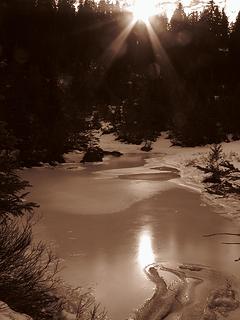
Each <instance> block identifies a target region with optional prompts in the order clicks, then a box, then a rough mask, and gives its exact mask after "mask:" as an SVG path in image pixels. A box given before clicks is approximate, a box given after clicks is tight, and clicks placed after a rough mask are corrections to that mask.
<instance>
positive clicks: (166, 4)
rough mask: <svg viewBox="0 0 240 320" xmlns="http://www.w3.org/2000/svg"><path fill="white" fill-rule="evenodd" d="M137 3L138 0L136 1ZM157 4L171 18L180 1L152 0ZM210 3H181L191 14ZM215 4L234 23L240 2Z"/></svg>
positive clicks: (195, 0) (225, 0)
mask: <svg viewBox="0 0 240 320" xmlns="http://www.w3.org/2000/svg"><path fill="white" fill-rule="evenodd" d="M132 1H134V0H128V1H125V0H122V1H121V2H122V3H123V2H128V3H131V2H132ZM135 1H137V0H135ZM152 1H154V2H155V3H159V2H160V7H161V9H163V10H164V11H166V13H167V15H168V16H169V17H170V16H171V15H172V13H173V11H174V10H175V8H176V5H177V3H178V2H179V1H177V0H162V1H159V0H152ZM150 2H151V0H150V1H149V0H146V6H147V4H148V3H150ZM208 2H209V0H181V3H182V4H183V5H184V7H185V11H186V12H187V13H188V12H191V11H192V10H201V9H202V8H203V7H204V6H206V4H207V3H208ZM215 3H216V4H218V5H219V6H220V7H224V8H225V11H226V13H227V15H228V17H229V20H230V21H234V20H235V18H236V16H237V13H238V12H239V11H240V0H215Z"/></svg>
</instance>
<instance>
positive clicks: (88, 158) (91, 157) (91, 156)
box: [81, 147, 104, 163]
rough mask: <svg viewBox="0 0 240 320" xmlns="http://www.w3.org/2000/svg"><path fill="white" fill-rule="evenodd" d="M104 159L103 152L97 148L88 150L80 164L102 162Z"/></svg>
mask: <svg viewBox="0 0 240 320" xmlns="http://www.w3.org/2000/svg"><path fill="white" fill-rule="evenodd" d="M103 157H104V152H103V150H102V149H101V148H99V147H92V148H88V149H87V151H86V153H85V155H84V157H83V159H82V161H81V163H85V162H102V161H103Z"/></svg>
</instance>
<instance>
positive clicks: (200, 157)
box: [64, 133, 240, 222]
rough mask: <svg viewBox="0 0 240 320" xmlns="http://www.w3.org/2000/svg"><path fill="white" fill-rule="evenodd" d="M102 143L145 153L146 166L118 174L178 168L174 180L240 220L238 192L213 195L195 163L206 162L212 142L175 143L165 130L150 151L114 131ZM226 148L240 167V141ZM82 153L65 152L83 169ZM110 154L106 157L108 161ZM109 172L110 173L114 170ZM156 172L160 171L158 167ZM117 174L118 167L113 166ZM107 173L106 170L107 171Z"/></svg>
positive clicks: (104, 146)
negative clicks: (173, 143)
mask: <svg viewBox="0 0 240 320" xmlns="http://www.w3.org/2000/svg"><path fill="white" fill-rule="evenodd" d="M99 144H100V147H101V148H102V149H103V150H107V151H120V152H122V153H123V154H136V155H137V154H141V155H143V154H146V155H147V158H146V159H145V164H144V166H141V167H137V168H124V169H119V170H118V172H119V174H121V175H122V174H134V173H135V174H141V173H150V172H152V173H154V171H153V169H154V168H158V167H170V168H175V169H177V170H179V172H180V176H181V177H180V178H176V179H174V180H172V181H173V182H174V183H176V184H178V185H180V186H182V187H186V188H190V189H192V190H194V191H196V192H199V193H201V195H202V199H203V201H204V202H205V203H207V204H209V205H211V206H213V207H214V209H215V211H216V212H218V213H222V214H226V217H229V218H233V219H234V220H237V221H239V222H240V199H239V197H238V196H237V195H235V196H234V195H231V196H229V197H220V196H215V195H210V194H209V193H207V192H206V190H205V186H204V184H203V182H202V181H203V177H204V173H203V172H202V171H200V170H199V169H197V168H196V166H195V165H197V164H198V165H204V161H205V159H206V156H207V155H208V153H209V151H210V147H211V145H206V146H202V147H187V148H186V147H180V146H172V144H171V141H170V140H169V139H168V138H167V134H166V133H163V134H162V135H161V136H160V137H159V138H158V139H157V141H156V142H153V144H152V150H151V151H150V152H148V153H144V152H143V151H141V147H142V145H133V144H127V143H122V142H120V141H119V140H116V138H115V136H114V135H113V134H105V135H101V136H100V137H99ZM222 148H223V152H224V154H225V155H226V158H227V159H228V160H230V161H231V163H233V164H234V166H235V167H237V168H239V169H240V141H233V142H228V143H226V142H224V143H222ZM82 157H83V153H82V152H74V153H72V154H69V155H66V157H65V159H66V162H67V164H66V166H67V167H69V166H72V168H71V169H74V168H75V167H76V168H75V169H76V170H81V169H83V167H82V166H79V165H77V166H76V163H79V162H80V160H81V159H82ZM108 159H109V158H107V159H106V160H105V159H104V161H108ZM64 166H65V165H64ZM108 171H109V172H108V173H107V174H109V175H111V172H110V171H111V170H108ZM155 172H157V171H156V170H155ZM114 173H115V174H116V170H114ZM105 174H106V172H105Z"/></svg>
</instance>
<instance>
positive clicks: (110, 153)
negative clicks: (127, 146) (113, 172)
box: [103, 151, 123, 158]
mask: <svg viewBox="0 0 240 320" xmlns="http://www.w3.org/2000/svg"><path fill="white" fill-rule="evenodd" d="M103 153H104V155H105V156H113V157H116V158H118V157H121V156H122V155H123V153H121V152H119V151H103Z"/></svg>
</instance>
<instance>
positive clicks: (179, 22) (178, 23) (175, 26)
mask: <svg viewBox="0 0 240 320" xmlns="http://www.w3.org/2000/svg"><path fill="white" fill-rule="evenodd" d="M186 22H187V16H186V13H185V11H184V9H183V5H182V3H181V2H179V4H178V7H177V8H176V10H175V11H174V13H173V16H172V18H171V20H170V26H171V30H172V31H174V32H179V31H181V30H182V29H184V28H185V26H186Z"/></svg>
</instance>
